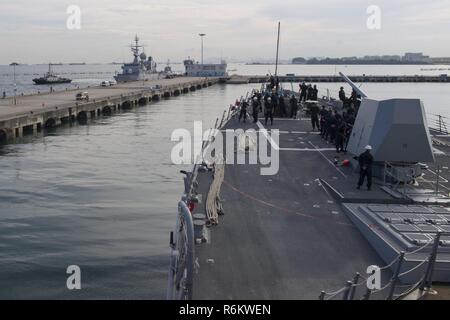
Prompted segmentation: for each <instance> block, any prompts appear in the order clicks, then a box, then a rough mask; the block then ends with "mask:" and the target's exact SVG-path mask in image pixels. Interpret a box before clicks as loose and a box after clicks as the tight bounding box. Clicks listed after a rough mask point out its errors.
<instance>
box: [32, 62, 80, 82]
mask: <svg viewBox="0 0 450 320" xmlns="http://www.w3.org/2000/svg"><path fill="white" fill-rule="evenodd" d="M51 66H52V64H51V63H50V64H49V65H48V72H47V73H46V74H45V76H43V77H41V78H36V79H33V82H34V84H37V85H42V84H59V83H71V82H72V80H71V79H68V78H63V77H60V76H58V75H56V74H54V73H53V72H52V69H51Z"/></svg>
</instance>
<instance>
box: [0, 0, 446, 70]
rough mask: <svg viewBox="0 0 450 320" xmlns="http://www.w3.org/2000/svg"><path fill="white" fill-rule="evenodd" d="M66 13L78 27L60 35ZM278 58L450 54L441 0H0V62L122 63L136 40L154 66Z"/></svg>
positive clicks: (444, 13) (65, 28) (442, 0)
mask: <svg viewBox="0 0 450 320" xmlns="http://www.w3.org/2000/svg"><path fill="white" fill-rule="evenodd" d="M69 5H78V6H79V7H80V8H81V29H80V30H68V29H67V27H66V20H67V18H68V14H67V13H66V10H67V7H68V6H69ZM370 5H377V6H379V7H380V8H381V30H369V29H368V28H367V25H366V22H367V19H368V17H369V15H368V14H367V13H366V10H367V8H368V6H370ZM278 21H281V23H282V32H281V52H280V56H281V58H282V59H291V58H292V57H296V56H303V57H313V56H329V57H340V56H353V55H357V56H362V55H372V54H400V53H404V52H408V51H413V52H416V51H419V52H424V53H426V54H429V55H432V56H450V0H370V1H366V0H307V1H305V0H282V1H278V0H220V1H217V0H128V1H123V0H70V1H66V0H0V30H1V31H0V44H1V50H0V64H8V63H10V62H12V61H18V62H21V63H45V62H49V61H52V62H112V61H119V62H122V61H124V60H129V59H130V53H129V49H128V48H127V47H126V46H127V45H129V44H130V42H131V40H132V38H133V37H134V35H135V34H136V33H137V34H138V35H139V36H140V38H141V39H142V42H143V43H144V44H145V45H146V52H147V53H148V54H151V55H153V56H154V57H155V58H156V59H157V60H158V61H166V60H167V59H171V60H172V61H181V60H182V59H184V58H186V57H187V56H193V57H195V58H196V59H199V56H200V40H199V36H198V33H201V32H204V33H206V34H207V36H206V38H205V58H207V57H221V56H223V57H228V58H233V59H242V60H248V59H252V58H271V57H274V56H275V44H276V32H277V30H276V25H277V22H278Z"/></svg>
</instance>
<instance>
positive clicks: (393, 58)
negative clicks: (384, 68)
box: [381, 55, 402, 62]
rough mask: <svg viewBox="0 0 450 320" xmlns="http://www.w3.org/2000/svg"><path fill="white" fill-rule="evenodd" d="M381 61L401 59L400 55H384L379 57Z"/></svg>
mask: <svg viewBox="0 0 450 320" xmlns="http://www.w3.org/2000/svg"><path fill="white" fill-rule="evenodd" d="M381 60H382V61H398V62H400V61H402V57H401V56H399V55H384V56H382V57H381Z"/></svg>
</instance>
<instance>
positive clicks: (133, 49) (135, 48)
mask: <svg viewBox="0 0 450 320" xmlns="http://www.w3.org/2000/svg"><path fill="white" fill-rule="evenodd" d="M134 42H135V44H134V45H133V44H132V45H131V52H133V55H134V62H135V63H137V62H138V56H139V48H143V46H140V45H139V38H138V36H137V35H136V36H135V37H134Z"/></svg>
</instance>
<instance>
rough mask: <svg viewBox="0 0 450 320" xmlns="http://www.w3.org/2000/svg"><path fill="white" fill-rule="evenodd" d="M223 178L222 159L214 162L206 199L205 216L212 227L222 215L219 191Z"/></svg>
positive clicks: (223, 167) (223, 165)
mask: <svg viewBox="0 0 450 320" xmlns="http://www.w3.org/2000/svg"><path fill="white" fill-rule="evenodd" d="M224 178H225V164H224V161H223V159H217V160H216V161H215V162H214V175H213V182H212V183H211V186H210V188H209V192H208V197H207V199H206V215H207V216H208V220H209V222H210V223H211V224H212V225H218V224H219V215H223V214H224V210H223V206H222V199H221V198H220V189H221V187H222V183H223V180H224Z"/></svg>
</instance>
